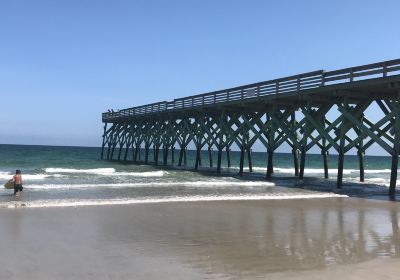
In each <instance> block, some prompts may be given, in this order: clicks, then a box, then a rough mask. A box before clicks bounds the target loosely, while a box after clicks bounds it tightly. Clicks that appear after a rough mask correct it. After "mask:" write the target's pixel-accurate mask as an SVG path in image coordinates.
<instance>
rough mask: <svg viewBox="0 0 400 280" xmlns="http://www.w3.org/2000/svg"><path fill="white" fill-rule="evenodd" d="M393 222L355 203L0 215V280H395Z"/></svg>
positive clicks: (389, 208)
mask: <svg viewBox="0 0 400 280" xmlns="http://www.w3.org/2000/svg"><path fill="white" fill-rule="evenodd" d="M399 213H400V205H399V204H398V203H397V202H391V201H380V200H369V199H362V198H326V199H309V200H287V201H282V200H280V201H278V200H275V201H223V202H215V201H214V202H212V201H210V202H180V203H176V202H171V203H155V204H135V205H119V206H116V205H112V206H111V205H110V206H91V207H75V208H74V207H66V208H61V207H60V208H32V209H27V208H17V209H0V219H1V220H2V227H1V229H0V237H1V238H2V243H1V244H2V245H0V252H1V253H0V254H1V256H3V267H4V268H5V269H4V270H2V271H1V272H0V278H2V279H5V278H7V279H24V278H27V277H29V278H33V279H44V280H46V279H78V278H84V279H109V278H112V279H133V278H134V279H161V278H162V279H204V278H207V279H222V278H229V279H258V278H260V277H261V278H263V277H267V278H268V279H295V278H297V277H300V278H299V279H333V278H334V276H335V277H336V276H338V277H339V276H340V277H341V278H342V279H357V278H355V276H356V275H358V276H359V277H361V276H362V277H363V278H364V279H395V278H393V277H392V276H393V275H398V273H400V269H399V268H400V265H399V264H400V262H399V259H397V257H399V256H400V235H399V216H400V215H399ZM371 266H373V267H372V270H371ZM397 267H399V268H397ZM353 270H354V271H356V272H355V273H352V272H351V271H353ZM389 272H391V273H392V276H391V275H390V274H389ZM347 276H348V278H347ZM386 276H387V278H385V277H386ZM352 277H353V278H352ZM390 277H392V278H390Z"/></svg>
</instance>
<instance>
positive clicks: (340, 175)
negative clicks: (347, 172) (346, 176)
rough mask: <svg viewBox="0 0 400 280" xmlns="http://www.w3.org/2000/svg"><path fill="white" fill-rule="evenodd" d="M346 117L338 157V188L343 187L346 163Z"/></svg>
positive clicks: (341, 132)
mask: <svg viewBox="0 0 400 280" xmlns="http://www.w3.org/2000/svg"><path fill="white" fill-rule="evenodd" d="M344 105H345V109H347V103H344ZM343 127H344V119H343V120H342V124H341V128H340V141H339V159H338V172H337V173H338V174H337V182H336V186H337V188H338V189H341V188H342V183H343V164H344V144H345V133H344V128H343Z"/></svg>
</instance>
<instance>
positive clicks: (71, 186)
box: [25, 181, 275, 190]
mask: <svg viewBox="0 0 400 280" xmlns="http://www.w3.org/2000/svg"><path fill="white" fill-rule="evenodd" d="M167 186H176V187H232V186H236V187H273V186H275V184H274V183H272V182H260V181H240V182H238V181H193V182H192V181H184V182H152V183H140V182H139V183H115V184H44V185H26V186H25V187H26V188H27V189H47V190H51V189H85V188H129V187H167Z"/></svg>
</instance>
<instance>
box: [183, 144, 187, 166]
mask: <svg viewBox="0 0 400 280" xmlns="http://www.w3.org/2000/svg"><path fill="white" fill-rule="evenodd" d="M183 164H184V165H185V166H187V147H185V149H184V150H183Z"/></svg>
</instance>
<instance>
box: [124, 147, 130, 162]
mask: <svg viewBox="0 0 400 280" xmlns="http://www.w3.org/2000/svg"><path fill="white" fill-rule="evenodd" d="M128 152H129V146H128V144H126V148H125V155H124V161H126V159H127V158H128Z"/></svg>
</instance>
